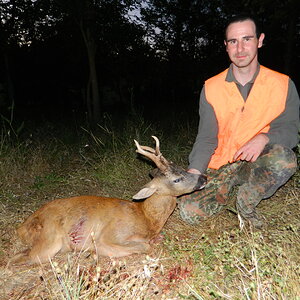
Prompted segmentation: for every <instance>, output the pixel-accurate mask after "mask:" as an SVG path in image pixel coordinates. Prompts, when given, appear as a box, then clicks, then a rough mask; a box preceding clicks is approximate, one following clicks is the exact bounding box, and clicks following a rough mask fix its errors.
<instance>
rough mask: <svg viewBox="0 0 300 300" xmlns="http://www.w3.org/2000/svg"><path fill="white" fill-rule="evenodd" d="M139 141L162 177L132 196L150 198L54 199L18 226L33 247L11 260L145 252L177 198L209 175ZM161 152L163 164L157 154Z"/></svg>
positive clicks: (201, 182) (202, 183)
mask: <svg viewBox="0 0 300 300" xmlns="http://www.w3.org/2000/svg"><path fill="white" fill-rule="evenodd" d="M156 142H157V143H158V140H156ZM136 144H137V147H138V150H137V152H139V153H141V154H143V155H145V156H147V157H149V158H151V159H152V160H153V161H154V162H155V163H156V164H157V166H158V167H159V169H160V173H159V175H158V176H155V177H154V178H153V179H152V181H150V182H149V183H148V184H147V185H146V186H145V187H144V188H142V189H141V190H140V191H139V192H138V193H137V194H136V195H135V196H134V198H135V199H145V198H146V199H145V200H144V201H142V202H131V201H127V200H122V199H117V198H107V197H98V196H79V197H72V198H66V199H57V200H53V201H51V202H49V203H47V204H45V205H44V206H42V207H41V208H40V209H38V210H37V211H36V212H35V213H33V214H32V215H31V216H29V218H28V219H27V220H26V221H25V222H24V223H23V224H22V225H21V226H20V227H19V229H18V230H17V233H18V235H19V237H20V239H21V241H22V242H24V243H25V244H27V245H28V247H29V248H28V249H27V250H25V251H24V252H21V253H19V254H17V255H15V256H14V257H13V258H12V260H11V262H10V263H11V264H33V263H39V262H46V261H47V260H48V259H49V258H51V257H53V256H54V255H55V254H56V253H57V252H59V251H62V252H68V251H73V250H76V251H82V250H91V251H95V252H96V254H97V255H101V256H109V257H121V256H126V255H130V254H134V253H145V252H147V251H148V250H149V249H150V242H151V240H152V239H154V238H155V237H156V236H157V235H158V234H159V232H160V231H161V229H162V227H163V226H164V224H165V222H166V221H167V219H168V217H169V216H170V215H171V213H172V212H173V210H174V209H175V206H176V197H177V196H179V195H181V194H184V193H188V192H192V191H193V190H195V189H199V188H202V187H203V186H204V184H205V181H206V179H205V177H204V176H202V175H200V177H199V175H195V174H189V173H187V172H185V171H184V170H182V169H178V167H176V166H174V165H172V164H170V163H168V162H167V161H166V160H165V159H164V158H163V157H162V155H161V154H160V152H159V146H158V145H157V149H156V150H153V149H152V148H149V147H146V146H139V145H138V143H137V142H136ZM149 149H150V150H149ZM149 152H150V154H149ZM157 152H158V153H157ZM154 153H155V155H154ZM157 154H160V157H159V158H160V160H162V161H163V165H161V164H160V161H158V160H157V159H156V158H155V157H157V156H158V155H157ZM153 155H154V156H153ZM175 169H176V172H177V173H176V172H175ZM178 170H179V171H178ZM173 178H175V179H173ZM180 181H182V182H180ZM172 184H173V185H174V184H175V187H173V186H172Z"/></svg>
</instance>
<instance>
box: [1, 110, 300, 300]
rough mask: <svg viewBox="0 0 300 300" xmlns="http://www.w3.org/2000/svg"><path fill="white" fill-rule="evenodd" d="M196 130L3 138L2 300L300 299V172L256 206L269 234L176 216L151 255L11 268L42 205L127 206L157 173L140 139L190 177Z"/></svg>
mask: <svg viewBox="0 0 300 300" xmlns="http://www.w3.org/2000/svg"><path fill="white" fill-rule="evenodd" d="M196 126H197V125H196V123H195V122H189V121H185V120H184V121H182V122H180V121H178V122H177V124H175V125H174V124H171V125H170V124H168V122H166V124H163V122H161V123H160V124H158V123H155V124H151V123H150V122H148V121H145V120H144V119H143V118H142V117H141V116H134V117H132V118H128V119H127V120H126V119H125V120H123V121H122V122H121V121H120V120H119V121H116V120H113V118H112V117H110V116H108V115H107V116H105V118H104V119H103V122H102V123H101V124H99V126H98V128H97V129H96V130H95V131H93V132H91V131H90V130H88V129H86V128H84V127H83V128H77V130H75V131H74V130H73V129H72V128H69V127H68V126H65V127H64V126H61V125H60V124H57V125H53V124H45V126H44V128H37V129H33V130H29V128H26V127H25V128H23V129H22V131H21V132H20V133H18V136H16V135H11V134H10V135H8V134H7V132H5V130H3V131H2V135H1V139H2V140H1V141H0V146H1V147H0V158H1V160H0V176H1V182H0V193H1V194H0V195H1V197H0V236H1V240H0V266H1V267H0V275H1V276H0V278H1V280H0V299H2V298H1V297H3V299H72V300H73V299H74V300H75V299H78V300H79V299H85V300H88V299H89V300H90V299H92V300H93V299H300V298H299V295H300V288H299V278H300V257H299V253H300V220H299V216H300V208H299V198H300V186H299V178H300V175H299V174H300V173H299V171H298V173H297V174H296V175H295V176H294V177H293V178H292V179H291V180H290V181H289V182H288V183H287V184H286V185H285V186H284V187H283V188H281V189H280V190H279V191H278V192H277V193H276V195H275V196H273V197H272V198H271V199H268V200H266V201H262V203H261V204H260V205H259V210H260V212H261V213H262V214H263V215H264V216H265V218H266V224H267V226H266V228H265V229H264V230H262V231H258V232H252V231H251V230H249V229H244V230H242V231H241V230H240V229H239V226H238V220H237V217H236V215H235V213H234V209H230V208H229V209H227V210H223V211H222V212H220V213H219V214H218V215H216V216H213V217H212V218H210V219H208V220H207V221H205V222H203V224H201V225H199V226H190V225H187V224H185V223H184V222H183V221H181V219H180V217H179V214H178V211H177V210H175V212H174V213H173V215H172V216H171V217H170V219H169V220H168V222H167V224H166V226H165V227H164V228H163V231H162V235H163V236H164V239H163V241H162V242H161V243H159V244H155V245H153V247H152V250H151V252H150V253H149V254H148V255H133V256H130V257H127V258H123V259H119V260H117V259H116V260H109V259H107V258H103V259H102V258H101V259H100V260H98V259H96V258H95V257H94V256H93V255H92V254H88V253H70V254H60V255H57V256H56V257H55V258H54V259H53V260H52V261H51V263H49V264H46V265H43V266H37V267H33V268H17V269H13V270H9V269H6V268H5V265H6V262H7V260H8V258H9V257H11V256H12V255H13V254H14V253H16V252H18V251H20V250H21V249H23V246H22V245H21V244H20V242H19V241H18V239H17V238H16V235H15V229H16V227H17V226H18V224H20V223H21V222H22V221H23V220H24V219H25V218H26V217H27V216H29V215H30V214H31V213H32V212H33V211H34V210H35V209H37V208H38V207H40V206H41V205H42V204H43V203H45V202H47V201H50V200H52V199H54V198H62V197H71V196H75V195H84V194H92V195H103V196H111V197H120V198H124V199H128V200H130V199H131V197H132V195H134V194H135V193H136V192H137V191H138V190H139V189H140V188H141V187H142V186H143V185H144V184H145V183H146V182H148V181H149V180H150V178H149V171H150V170H151V169H152V168H153V164H152V163H150V162H149V161H146V160H144V159H142V158H140V157H139V156H138V155H137V154H136V152H135V145H134V142H133V139H136V140H138V141H139V142H140V144H142V145H149V146H151V145H154V142H153V139H152V138H151V135H156V136H158V137H159V139H160V142H161V151H162V153H163V154H164V156H165V157H166V158H167V159H170V160H172V161H174V162H176V163H177V164H180V165H181V166H183V167H184V166H186V165H187V157H188V154H189V152H190V150H191V147H192V144H193V141H194V138H195V135H196V131H197V128H196ZM298 156H299V154H298Z"/></svg>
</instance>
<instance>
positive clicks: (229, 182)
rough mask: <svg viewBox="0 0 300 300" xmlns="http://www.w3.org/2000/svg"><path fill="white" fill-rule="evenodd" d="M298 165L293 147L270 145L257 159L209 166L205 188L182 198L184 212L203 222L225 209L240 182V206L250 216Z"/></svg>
mask: <svg viewBox="0 0 300 300" xmlns="http://www.w3.org/2000/svg"><path fill="white" fill-rule="evenodd" d="M296 169H297V158H296V155H295V153H294V152H293V151H292V150H291V149H289V148H287V147H284V146H281V145H278V144H274V145H267V146H266V147H265V149H264V150H263V152H262V153H261V155H260V156H259V157H258V159H257V160H256V161H255V162H246V161H237V162H234V163H231V164H227V165H225V166H223V167H221V168H220V169H219V170H212V169H209V170H208V174H207V175H208V183H207V185H206V186H205V188H204V189H202V190H200V191H196V192H194V193H192V194H188V195H184V196H182V197H180V198H178V206H179V210H180V216H181V218H182V219H183V220H184V221H186V222H187V223H190V224H199V223H200V222H201V221H203V220H205V219H206V218H208V217H210V216H211V215H213V214H216V213H218V212H219V211H221V210H222V209H223V208H224V207H225V206H226V204H227V202H228V199H229V195H230V192H231V191H232V188H233V187H234V186H239V187H238V191H237V199H236V208H237V211H238V212H239V213H240V215H241V216H243V217H244V218H246V219H247V216H251V215H253V214H256V206H257V205H258V204H259V203H260V201H261V200H262V199H266V198H269V197H271V196H272V195H273V194H274V193H275V191H276V190H277V189H278V188H279V187H280V186H282V185H283V184H285V183H286V182H287V180H288V179H289V178H290V177H291V176H292V175H293V174H294V173H295V172H296ZM249 219H250V217H249Z"/></svg>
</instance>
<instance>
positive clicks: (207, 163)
mask: <svg viewBox="0 0 300 300" xmlns="http://www.w3.org/2000/svg"><path fill="white" fill-rule="evenodd" d="M264 37H265V35H264V34H263V33H261V32H260V30H259V27H258V26H257V22H256V21H255V19H253V18H252V17H249V16H240V17H235V18H234V19H232V20H231V21H230V22H229V24H228V26H227V27H226V32H225V41H224V44H225V46H226V51H227V53H228V56H229V58H230V60H231V62H232V63H231V65H230V67H229V69H227V70H225V71H224V72H222V73H220V74H218V75H216V76H214V77H212V78H210V79H208V80H207V81H206V82H205V85H204V87H203V89H202V92H201V96H200V106H199V114H200V122H199V130H198V135H197V138H196V141H195V143H194V146H193V149H192V152H191V153H190V156H189V161H190V164H189V172H191V173H196V174H200V173H205V172H206V169H207V167H208V179H209V182H208V184H207V186H206V187H205V188H204V189H203V190H201V191H198V192H195V193H193V194H190V195H186V196H183V197H181V198H180V199H179V209H180V215H181V217H182V218H183V220H185V221H186V222H188V223H191V224H197V223H199V222H201V221H202V220H204V219H206V218H207V217H209V216H211V215H212V214H215V213H217V212H219V211H220V210H221V209H222V208H223V207H224V205H226V204H227V200H228V196H229V193H230V191H231V189H232V187H233V186H235V185H238V186H239V188H238V192H237V201H236V208H237V212H238V214H239V215H240V216H241V217H242V219H244V220H248V221H249V222H250V224H252V225H253V226H254V227H256V228H261V227H262V225H263V220H262V218H261V217H260V216H259V215H258V214H257V212H256V206H257V205H258V204H259V203H260V201H261V200H262V199H265V198H268V197H270V196H272V195H273V194H274V193H275V191H276V190H277V189H278V188H279V187H280V186H282V185H283V184H285V183H286V182H287V180H288V179H289V178H290V177H291V176H292V175H293V174H294V173H295V172H296V169H297V159H296V155H295V153H294V152H293V151H292V150H291V149H292V148H293V147H295V146H296V145H297V143H298V130H299V96H298V94H297V90H296V88H295V85H294V83H293V82H292V80H291V79H290V78H289V77H288V76H286V75H284V74H280V73H278V72H275V71H272V70H270V69H268V68H265V67H263V66H261V65H260V64H259V63H258V57H257V55H258V49H259V48H261V47H262V45H263V40H264Z"/></svg>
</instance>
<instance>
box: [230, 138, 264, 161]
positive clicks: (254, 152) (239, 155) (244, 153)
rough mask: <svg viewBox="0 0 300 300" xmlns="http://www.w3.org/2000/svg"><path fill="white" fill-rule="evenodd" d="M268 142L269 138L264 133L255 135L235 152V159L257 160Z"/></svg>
mask: <svg viewBox="0 0 300 300" xmlns="http://www.w3.org/2000/svg"><path fill="white" fill-rule="evenodd" d="M268 142H269V138H268V137H267V136H266V135H265V134H263V133H261V134H259V135H257V136H255V137H254V138H252V139H251V140H250V141H249V142H247V143H246V144H245V145H244V146H242V147H241V148H240V149H239V150H238V151H237V152H236V153H235V155H234V157H233V161H236V160H238V159H240V160H246V161H250V162H254V161H256V160H257V158H258V157H259V155H260V154H261V152H262V151H263V150H264V148H265V146H266V145H267V144H268Z"/></svg>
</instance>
